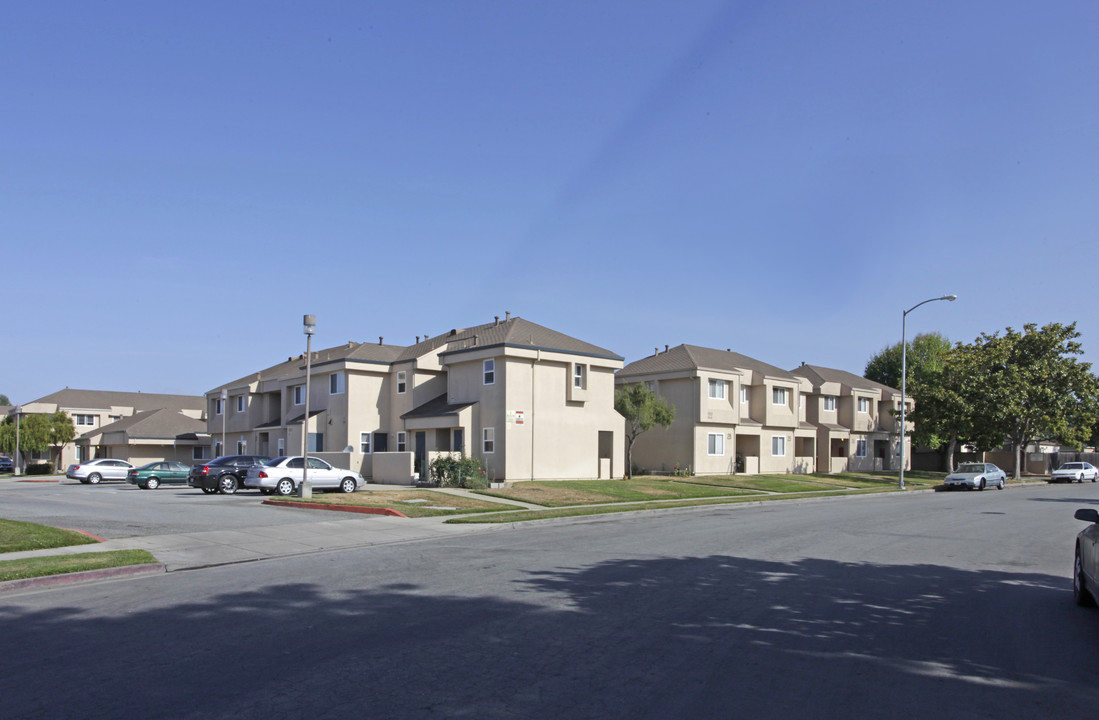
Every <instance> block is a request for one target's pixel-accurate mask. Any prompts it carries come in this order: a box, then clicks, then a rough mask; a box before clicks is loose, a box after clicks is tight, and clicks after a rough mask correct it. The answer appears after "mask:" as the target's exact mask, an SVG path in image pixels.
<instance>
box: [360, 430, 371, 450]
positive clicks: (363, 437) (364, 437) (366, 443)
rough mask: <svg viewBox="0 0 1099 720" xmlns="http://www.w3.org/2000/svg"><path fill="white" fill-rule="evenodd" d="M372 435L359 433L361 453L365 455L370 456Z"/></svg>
mask: <svg viewBox="0 0 1099 720" xmlns="http://www.w3.org/2000/svg"><path fill="white" fill-rule="evenodd" d="M370 435H371V433H368V432H361V433H359V452H361V453H362V454H363V455H369V454H370Z"/></svg>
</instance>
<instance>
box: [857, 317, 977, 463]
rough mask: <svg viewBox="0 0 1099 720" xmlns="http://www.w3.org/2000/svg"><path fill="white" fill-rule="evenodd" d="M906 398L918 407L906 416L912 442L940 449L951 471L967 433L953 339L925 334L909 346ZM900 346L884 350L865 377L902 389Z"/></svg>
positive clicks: (943, 460)
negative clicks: (911, 427) (952, 362)
mask: <svg viewBox="0 0 1099 720" xmlns="http://www.w3.org/2000/svg"><path fill="white" fill-rule="evenodd" d="M907 356H908V357H907V362H906V363H905V364H906V368H905V369H906V371H907V372H906V374H907V378H908V379H907V382H906V387H905V391H906V395H907V396H908V397H909V398H911V399H912V400H913V402H914V404H915V409H914V410H913V411H912V412H911V413H909V414H908V415H907V419H908V420H910V421H912V423H913V433H912V442H913V443H914V444H915V445H919V446H922V447H927V448H931V449H933V450H939V451H940V455H941V456H942V466H943V467H944V468H945V469H947V470H950V469H951V468H952V467H953V464H954V449H955V448H956V447H957V444H958V438H959V437H960V436H963V435H965V434H966V430H965V427H966V415H967V413H966V408H965V405H964V402H963V399H962V397H961V395H960V394H959V393H958V392H957V388H956V387H955V382H954V381H955V380H956V378H957V374H956V372H954V370H955V368H953V367H951V357H952V348H951V346H950V340H948V339H947V338H946V337H945V336H943V335H941V334H939V333H923V334H920V335H917V336H916V337H915V338H913V340H912V342H910V343H909V344H908V350H907ZM901 365H902V358H901V344H900V343H896V344H895V345H891V346H889V347H886V348H884V349H883V350H881V351H880V352H879V353H878V354H877V355H875V356H873V357H872V358H870V360H869V361H868V362H867V363H866V369H865V371H864V372H863V376H864V377H866V378H867V379H869V380H873V381H875V382H879V383H882V384H883V385H888V386H889V387H893V388H897V389H900V387H901Z"/></svg>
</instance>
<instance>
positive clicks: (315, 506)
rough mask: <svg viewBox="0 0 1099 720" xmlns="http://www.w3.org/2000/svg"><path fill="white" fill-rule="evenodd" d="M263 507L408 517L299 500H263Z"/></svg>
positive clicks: (354, 506) (368, 509)
mask: <svg viewBox="0 0 1099 720" xmlns="http://www.w3.org/2000/svg"><path fill="white" fill-rule="evenodd" d="M263 504H264V505H277V506H280V507H294V508H305V509H307V510H334V511H336V512H349V513H358V514H360V515H388V516H389V517H402V518H405V519H406V520H407V519H408V516H407V515H405V514H404V513H403V512H401V511H400V510H393V509H391V508H376V507H363V506H356V505H328V504H326V503H311V502H302V501H300V500H270V499H268V500H264V501H263Z"/></svg>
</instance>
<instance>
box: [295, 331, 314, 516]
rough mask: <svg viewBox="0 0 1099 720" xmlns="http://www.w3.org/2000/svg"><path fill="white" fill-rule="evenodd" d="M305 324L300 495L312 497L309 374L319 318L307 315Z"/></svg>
mask: <svg viewBox="0 0 1099 720" xmlns="http://www.w3.org/2000/svg"><path fill="white" fill-rule="evenodd" d="M302 325H304V326H305V415H304V416H303V417H302V420H301V457H302V468H301V485H299V486H298V497H312V496H313V488H312V487H311V486H310V485H309V374H310V372H311V370H312V366H313V333H314V332H316V331H317V318H316V317H315V316H313V315H306V316H305V317H304V318H303V319H302Z"/></svg>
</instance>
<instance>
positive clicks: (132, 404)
mask: <svg viewBox="0 0 1099 720" xmlns="http://www.w3.org/2000/svg"><path fill="white" fill-rule="evenodd" d="M204 407H205V399H204V398H203V397H202V396H200V395H163V394H157V393H140V392H113V391H109V390H75V389H71V388H65V389H64V390H59V391H57V392H55V393H51V394H49V395H46V396H45V397H41V398H39V399H37V400H35V401H33V402H29V403H26V404H25V405H22V406H20V407H19V412H20V414H21V415H33V414H43V415H50V414H53V413H55V412H57V411H58V410H62V411H64V412H66V413H68V415H69V417H71V418H72V420H73V425H74V427H75V429H76V440H77V442H74V443H69V444H67V445H65V446H64V447H63V448H62V449H61V453H60V457H58V456H57V452H56V451H55V450H54V451H49V452H46V453H35V454H33V455H32V456H31V457H28V458H26V460H27V461H28V462H34V461H36V460H40V461H46V460H49V461H51V462H53V463H54V467H55V468H56V469H57V470H58V471H59V472H64V470H65V468H67V467H68V466H69V465H71V464H73V463H76V462H82V461H84V460H90V459H92V458H94V457H115V458H118V459H121V460H125V459H127V458H126V457H124V456H123V455H114V454H110V453H112V452H122V451H121V450H118V449H117V448H118V446H115V445H112V446H110V449H108V447H107V446H103V447H100V445H99V442H98V437H99V435H100V433H101V431H102V430H103V429H104V428H105V427H106V426H109V425H111V424H113V423H117V422H119V421H121V420H122V419H124V418H129V417H131V416H133V415H135V414H136V413H146V412H151V411H154V410H168V411H170V412H171V413H172V414H174V415H178V416H180V417H181V418H183V420H181V421H180V423H179V424H180V425H185V427H186V431H187V432H191V431H193V430H194V426H193V424H187V419H190V420H194V421H198V420H201V419H202V417H203V411H204ZM10 412H14V408H13V409H12V410H11V411H10ZM82 438H83V439H84V441H83V442H81V439H82ZM174 441H175V439H174V438H172V441H171V442H166V443H164V444H163V445H164V446H165V451H166V452H169V451H171V452H174V450H173V448H174ZM183 442H184V444H185V445H186V448H185V449H184V450H181V451H180V452H182V453H183V454H187V453H188V452H191V451H190V445H187V441H186V439H183ZM191 444H199V445H201V444H202V443H201V442H200V441H198V440H197V439H196V440H195V441H193V442H192V443H191ZM161 457H167V455H160V456H155V457H152V458H150V459H160V458H161ZM168 459H172V458H170V457H169V458H168Z"/></svg>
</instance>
